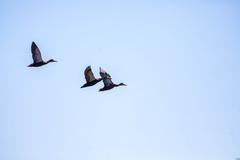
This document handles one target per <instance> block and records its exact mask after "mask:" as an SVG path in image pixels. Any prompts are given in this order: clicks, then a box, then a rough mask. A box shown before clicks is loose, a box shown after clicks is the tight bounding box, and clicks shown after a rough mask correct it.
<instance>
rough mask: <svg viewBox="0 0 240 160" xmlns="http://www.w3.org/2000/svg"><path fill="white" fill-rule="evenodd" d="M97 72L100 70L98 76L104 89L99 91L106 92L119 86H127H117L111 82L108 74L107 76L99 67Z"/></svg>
mask: <svg viewBox="0 0 240 160" xmlns="http://www.w3.org/2000/svg"><path fill="white" fill-rule="evenodd" d="M99 70H100V76H101V77H102V80H103V84H104V87H103V88H101V89H99V91H100V92H101V91H107V90H110V89H112V88H114V87H119V86H127V85H126V84H124V83H119V84H115V83H113V82H112V78H111V76H110V74H108V73H107V72H106V71H105V70H104V69H102V68H101V67H99Z"/></svg>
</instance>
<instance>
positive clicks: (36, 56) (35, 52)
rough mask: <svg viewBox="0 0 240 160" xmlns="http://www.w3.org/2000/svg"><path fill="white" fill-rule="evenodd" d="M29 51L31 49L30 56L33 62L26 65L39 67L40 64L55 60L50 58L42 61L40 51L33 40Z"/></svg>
mask: <svg viewBox="0 0 240 160" xmlns="http://www.w3.org/2000/svg"><path fill="white" fill-rule="evenodd" d="M31 51H32V58H33V63H32V64H30V65H29V66H28V67H40V66H42V65H45V64H48V63H50V62H57V61H55V60H54V59H50V60H48V61H43V59H42V56H41V52H40V50H39V48H38V47H37V45H36V44H35V42H32V46H31Z"/></svg>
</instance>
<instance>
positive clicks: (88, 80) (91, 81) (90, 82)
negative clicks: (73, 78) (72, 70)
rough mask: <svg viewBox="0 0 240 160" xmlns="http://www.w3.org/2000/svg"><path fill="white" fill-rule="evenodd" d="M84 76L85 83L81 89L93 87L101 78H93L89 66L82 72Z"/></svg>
mask: <svg viewBox="0 0 240 160" xmlns="http://www.w3.org/2000/svg"><path fill="white" fill-rule="evenodd" d="M84 76H85V79H86V83H85V84H84V85H83V86H82V87H81V88H84V87H90V86H93V85H95V84H97V83H98V82H100V81H101V80H102V78H95V76H94V75H93V72H92V69H91V66H87V68H86V69H85V71H84Z"/></svg>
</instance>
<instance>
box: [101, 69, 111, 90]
mask: <svg viewBox="0 0 240 160" xmlns="http://www.w3.org/2000/svg"><path fill="white" fill-rule="evenodd" d="M100 76H101V77H102V79H103V83H104V86H105V87H108V86H111V85H113V84H114V83H113V82H112V78H111V76H110V75H109V74H108V73H107V72H106V71H105V70H103V69H102V68H101V67H100Z"/></svg>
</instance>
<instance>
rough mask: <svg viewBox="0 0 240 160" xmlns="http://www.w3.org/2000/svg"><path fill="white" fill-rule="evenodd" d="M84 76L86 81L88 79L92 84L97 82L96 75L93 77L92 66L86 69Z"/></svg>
mask: <svg viewBox="0 0 240 160" xmlns="http://www.w3.org/2000/svg"><path fill="white" fill-rule="evenodd" d="M84 76H85V79H86V81H87V82H91V81H94V80H96V78H95V77H94V75H93V72H92V69H91V66H88V67H87V68H86V69H85V71H84Z"/></svg>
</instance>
